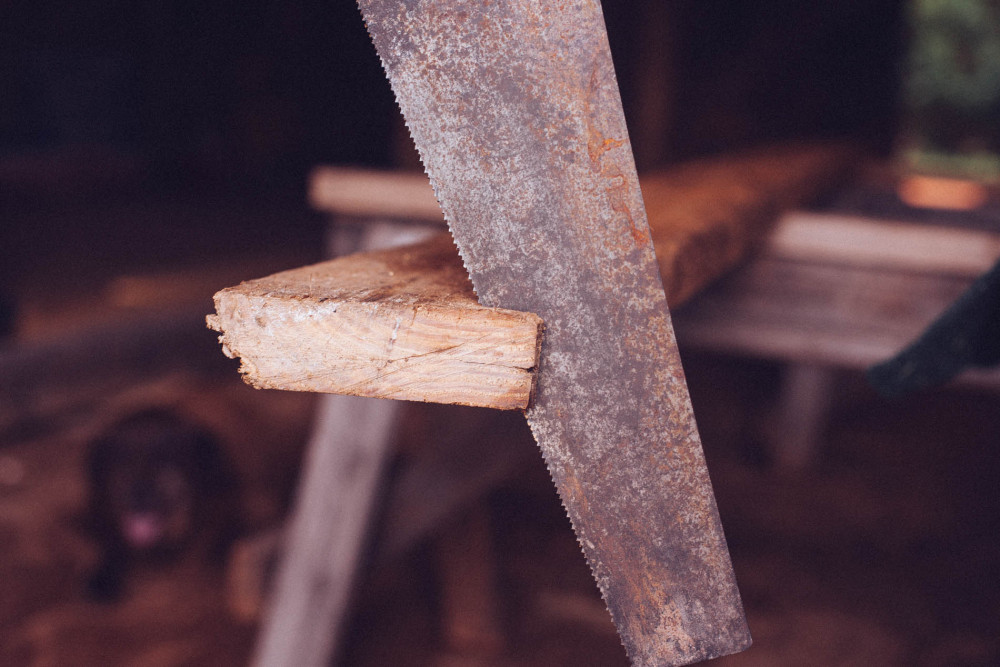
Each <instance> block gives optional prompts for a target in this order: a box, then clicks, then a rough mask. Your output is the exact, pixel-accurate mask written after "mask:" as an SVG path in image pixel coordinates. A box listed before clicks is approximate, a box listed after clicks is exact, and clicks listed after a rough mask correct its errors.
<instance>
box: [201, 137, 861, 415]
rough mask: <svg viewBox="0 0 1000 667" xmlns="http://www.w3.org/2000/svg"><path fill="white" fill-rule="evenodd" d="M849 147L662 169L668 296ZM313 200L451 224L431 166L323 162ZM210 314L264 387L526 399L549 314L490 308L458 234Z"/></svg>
mask: <svg viewBox="0 0 1000 667" xmlns="http://www.w3.org/2000/svg"><path fill="white" fill-rule="evenodd" d="M849 155H850V152H849V151H847V150H845V149H844V148H842V147H838V146H825V145H814V146H783V147H770V148H768V149H765V150H758V151H753V152H747V153H742V154H738V155H731V156H726V157H723V158H714V159H710V160H702V161H696V162H692V163H690V164H687V165H683V166H680V167H675V168H672V169H669V170H666V171H663V172H657V173H653V174H650V175H649V176H647V177H646V178H645V180H644V181H643V190H644V197H645V199H646V206H647V211H648V213H649V218H650V223H651V227H652V232H653V239H654V244H655V246H656V253H657V257H658V258H659V264H660V269H661V274H662V276H663V281H664V285H665V288H666V292H667V298H668V302H669V303H670V304H671V306H672V307H676V306H678V305H680V304H681V303H683V302H684V301H686V300H687V299H688V298H690V297H691V296H692V295H693V294H694V293H695V292H697V291H698V290H700V289H701V288H702V287H704V285H706V284H707V283H708V282H710V281H711V280H713V279H715V278H717V277H718V276H719V275H721V274H722V273H724V272H725V271H727V270H729V269H731V268H732V267H733V266H734V265H735V264H736V263H737V262H738V261H739V260H740V259H741V258H742V257H743V256H745V254H746V253H747V252H748V251H749V250H750V249H751V248H752V247H753V245H754V244H755V243H758V242H759V240H760V239H761V237H762V236H763V235H764V234H765V233H766V231H767V229H768V227H769V226H770V223H771V222H772V221H773V220H774V218H775V217H776V214H777V213H778V212H779V211H780V210H782V209H783V208H785V207H787V206H791V205H793V204H796V203H799V202H801V201H803V200H805V199H808V198H809V197H811V196H813V195H815V194H816V191H817V190H818V189H819V188H821V187H823V186H824V185H828V184H829V183H830V181H831V179H832V178H834V176H835V174H837V173H838V172H839V171H841V170H842V168H843V165H844V164H845V161H846V159H847V157H848V156H849ZM310 197H311V201H312V203H313V205H314V206H317V207H319V208H324V209H327V210H331V211H335V212H337V213H338V214H339V215H348V214H349V215H352V216H368V217H373V218H375V219H381V218H385V217H389V218H394V217H396V218H398V217H407V218H411V219H417V220H419V221H421V222H423V223H424V224H426V223H428V222H436V223H438V224H440V223H441V213H440V210H439V209H438V207H437V202H436V201H435V200H434V195H433V193H432V191H431V189H430V186H429V184H428V183H427V179H426V177H425V176H423V175H419V174H409V175H406V174H391V173H381V172H372V171H359V170H351V169H344V168H331V167H325V168H322V169H319V170H317V171H316V172H315V174H314V176H313V179H312V185H311V190H310ZM216 311H217V315H216V316H212V317H210V318H209V323H210V326H211V327H212V328H214V329H216V330H217V331H220V332H221V333H222V334H223V335H222V336H221V338H220V340H221V341H222V343H223V346H224V351H225V352H226V354H227V355H229V356H231V357H235V356H238V357H240V358H241V359H242V367H241V372H242V373H243V374H244V377H245V378H246V380H247V381H248V382H249V383H250V384H252V385H254V386H256V387H267V388H276V389H290V390H298V391H318V392H330V393H344V394H353V395H358V396H374V397H380V398H398V399H409V400H419V401H431V402H439V403H458V404H464V405H476V406H484V407H493V408H501V409H514V408H524V407H526V406H527V404H528V402H529V400H530V393H531V387H532V380H533V377H532V375H533V374H532V371H533V368H534V366H535V363H536V360H537V353H538V346H539V344H540V338H539V337H540V332H541V321H540V320H539V318H537V317H535V316H534V315H531V314H527V313H515V312H513V311H503V310H496V309H487V308H482V307H480V306H479V305H478V303H477V302H476V300H475V295H474V294H473V292H472V289H471V285H470V284H469V281H468V278H467V277H466V272H465V270H464V268H463V267H462V265H461V262H460V260H459V258H458V254H457V251H456V250H455V248H454V246H453V244H452V243H451V242H450V240H449V239H448V237H447V236H446V235H443V236H441V237H439V238H437V239H435V240H432V241H429V242H428V243H426V244H420V245H416V246H413V247H410V248H408V249H405V250H394V251H385V252H380V253H377V254H365V255H358V256H354V257H348V258H341V259H338V260H334V261H332V262H327V263H323V264H318V265H315V266H312V267H305V268H302V269H296V270H294V271H288V272H284V273H281V274H276V275H274V276H270V277H267V278H262V279H260V280H256V281H252V282H249V283H244V284H242V285H240V286H238V287H234V288H229V289H226V290H223V291H221V292H219V293H218V294H217V295H216Z"/></svg>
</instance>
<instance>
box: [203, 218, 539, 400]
mask: <svg viewBox="0 0 1000 667" xmlns="http://www.w3.org/2000/svg"><path fill="white" fill-rule="evenodd" d="M215 304H216V313H217V314H216V315H215V316H210V317H209V325H210V326H211V327H212V328H214V329H215V330H217V331H219V332H221V333H222V335H221V336H220V341H221V342H222V345H223V350H224V352H225V353H226V354H227V355H228V356H230V357H240V359H241V360H242V366H241V372H242V373H243V374H244V377H245V379H246V380H247V382H249V383H250V384H252V385H253V386H255V387H262V388H275V389H290V390H295V391H316V392H328V393H341V394H350V395H355V396H371V397H377V398H397V399H408V400H418V401H430V402H436V403H458V404H462V405H477V406H485V407H493V408H501V409H516V408H524V407H526V406H527V404H528V400H529V397H530V395H531V386H532V381H533V370H534V366H535V363H536V360H537V355H538V346H539V344H540V331H541V326H542V322H541V319H540V318H539V317H537V316H536V315H533V314H531V313H518V312H515V311H509V310H502V309H494V308H484V307H482V306H480V305H479V304H478V303H477V301H476V299H475V295H474V293H473V291H472V286H471V284H470V283H469V280H468V278H467V276H466V274H465V270H464V268H463V267H462V265H461V262H460V261H459V260H458V254H457V251H456V250H455V246H454V245H453V243H452V242H451V238H450V236H449V235H447V234H442V235H439V236H438V237H436V238H434V239H431V240H429V241H427V242H424V243H421V244H417V245H415V246H408V247H406V248H402V249H395V250H386V251H379V252H372V253H362V254H357V255H351V256H348V257H344V258H341V259H335V260H332V261H330V262H324V263H321V264H316V265H314V266H308V267H304V268H301V269H295V270H293V271H286V272H283V273H278V274H275V275H272V276H269V277H267V278H261V279H259V280H254V281H250V282H246V283H243V284H241V285H239V286H237V287H231V288H228V289H225V290H222V291H221V292H219V293H218V294H216V296H215Z"/></svg>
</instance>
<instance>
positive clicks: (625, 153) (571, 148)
mask: <svg viewBox="0 0 1000 667" xmlns="http://www.w3.org/2000/svg"><path fill="white" fill-rule="evenodd" d="M359 5H360V7H361V10H362V12H363V14H364V17H365V20H366V23H367V25H368V28H369V32H370V33H371V35H372V39H373V42H374V44H375V47H376V49H377V51H378V53H379V56H380V57H381V59H382V62H383V65H384V67H385V69H386V72H387V73H388V76H389V80H390V83H391V85H392V88H393V90H394V92H395V94H396V98H397V101H398V102H399V105H400V108H401V109H402V111H403V115H404V117H405V119H406V122H407V125H408V127H409V129H410V132H411V134H412V136H413V139H414V142H415V144H416V146H417V149H418V151H419V152H420V155H421V158H422V160H423V162H424V165H425V168H426V170H427V173H428V176H429V177H430V179H431V183H432V185H433V186H434V190H435V193H436V196H437V198H438V201H439V202H440V203H441V207H442V209H443V211H444V215H445V218H446V220H447V221H448V223H449V226H450V228H451V231H452V234H453V235H454V238H455V241H456V243H457V245H458V247H459V250H460V252H461V255H462V258H463V261H464V263H465V266H466V268H467V269H468V271H469V275H470V277H471V279H472V283H473V285H474V287H475V289H476V293H477V296H478V298H479V301H480V302H481V303H482V304H483V305H486V306H490V307H502V308H508V309H511V310H518V311H524V312H531V313H536V314H537V315H539V316H540V317H541V318H542V320H543V321H544V322H545V326H546V334H545V340H544V342H543V345H542V349H541V355H540V361H539V366H538V374H537V387H536V392H535V396H534V401H533V405H532V406H531V408H530V409H529V410H528V411H527V418H528V422H529V424H530V425H531V428H532V432H533V433H534V436H535V439H536V440H537V441H538V444H539V446H540V448H541V450H542V453H543V455H544V456H545V459H546V462H547V464H548V467H549V471H550V472H551V474H552V478H553V480H554V481H555V483H556V486H557V488H558V490H559V494H560V496H561V498H562V500H563V503H564V506H565V507H566V510H567V513H568V515H569V517H570V520H571V521H572V524H573V526H574V530H575V531H576V534H577V537H578V539H579V541H580V544H581V546H582V548H583V551H584V554H585V555H586V557H587V560H588V562H589V564H590V566H591V569H592V571H593V573H594V576H595V579H596V580H597V583H598V586H599V587H600V589H601V592H602V594H603V595H604V599H605V602H606V603H607V605H608V609H609V610H610V612H611V616H612V618H613V620H614V622H615V624H616V626H617V628H618V631H619V635H620V636H621V639H622V642H623V644H624V646H625V648H626V650H627V652H628V654H629V656H630V658H631V659H632V661H633V663H634V664H635V665H642V666H646V665H681V664H687V663H690V662H696V661H699V660H705V659H708V658H712V657H716V656H720V655H725V654H728V653H733V652H736V651H739V650H742V649H744V648H746V647H747V646H748V645H749V642H750V636H749V632H748V630H747V627H746V621H745V618H744V616H743V610H742V605H741V603H740V597H739V592H738V590H737V587H736V581H735V578H734V576H733V571H732V565H731V563H730V559H729V553H728V549H727V547H726V542H725V537H724V535H723V532H722V527H721V525H720V522H719V517H718V512H717V509H716V506H715V500H714V496H713V493H712V488H711V482H710V480H709V477H708V472H707V469H706V467H705V461H704V455H703V453H702V450H701V444H700V440H699V437H698V433H697V429H696V426H695V423H694V417H693V414H692V411H691V405H690V400H689V398H688V393H687V386H686V383H685V381H684V375H683V371H682V369H681V364H680V358H679V356H678V354H677V347H676V344H675V341H674V335H673V330H672V327H671V322H670V315H669V312H668V310H667V303H666V299H665V296H664V292H663V286H662V284H661V282H660V276H659V272H658V269H657V265H656V258H655V256H654V253H653V247H652V242H651V240H650V233H649V225H648V223H647V220H646V214H645V211H644V208H643V203H642V197H641V194H640V191H639V183H638V179H637V177H636V171H635V165H634V162H633V158H632V151H631V145H630V143H629V139H628V133H627V131H626V127H625V120H624V115H623V113H622V109H621V100H620V97H619V93H618V86H617V81H616V79H615V74H614V68H613V66H612V62H611V56H610V51H609V48H608V42H607V33H606V30H605V26H604V20H603V16H602V13H601V7H600V4H599V3H597V2H594V1H590V2H588V1H585V0H577V1H575V2H574V1H569V2H565V3H563V2H560V3H551V2H545V1H543V0H511V1H509V2H481V1H475V2H472V1H462V0H361V1H360V2H359Z"/></svg>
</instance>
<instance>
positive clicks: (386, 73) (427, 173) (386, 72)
mask: <svg viewBox="0 0 1000 667" xmlns="http://www.w3.org/2000/svg"><path fill="white" fill-rule="evenodd" d="M355 4H356V5H357V7H358V12H359V13H360V14H361V18H362V20H363V21H364V24H365V32H367V33H368V39H369V40H371V38H372V36H371V35H372V31H371V29H370V28H369V27H368V19H367V18H365V13H364V11H363V10H362V9H361V3H360V2H356V3H355ZM372 48H375V44H374V42H373V43H372ZM375 54H376V55H377V56H378V62H379V64H380V65H381V66H382V74H383V75H384V76H385V80H386V81H387V82H388V83H389V89H390V90H391V91H392V98H393V100H395V102H396V108H397V109H398V110H399V115H400V116H402V117H403V125H404V126H405V127H406V133H407V134H408V135H409V137H410V141H412V142H413V146H414V147H415V148H416V149H417V156H418V157H419V158H420V166H421V167H423V169H424V175H425V176H427V180H428V181H430V184H431V188H432V189H433V190H434V199H435V200H437V203H438V207H439V208H440V209H441V213H442V215H443V216H444V221H445V223H446V224H447V225H448V232H449V233H450V234H451V241H452V243H454V244H455V247H456V248H457V249H458V256H459V258H460V259H461V260H462V268H463V269H465V275H467V276H468V277H469V282H470V283H471V284H472V291H473V293H475V295H476V300H477V301H478V300H479V289H478V288H477V287H476V280H475V278H473V277H472V272H471V271H469V263H468V262H467V261H466V257H465V251H464V250H463V249H462V246H461V245H459V243H458V239H457V238H456V237H455V228H454V227H453V226H452V220H451V216H450V215H449V214H448V211H447V210H445V208H444V206H442V205H441V198H440V197H439V196H438V188H437V182H436V181H435V180H434V176H433V175H431V172H430V171H429V170H428V169H427V162H425V161H424V153H423V151H422V150H421V149H420V144H419V143H417V140H416V139H415V138H414V137H413V130H412V129H411V128H410V120H409V119H408V118H407V117H406V112H404V111H403V105H402V104H400V103H399V95H397V94H396V88H395V86H393V85H392V77H390V76H389V69H388V68H387V67H386V66H385V60H384V59H383V58H382V54H380V53H379V52H378V49H377V48H376V49H375ZM550 474H551V473H550Z"/></svg>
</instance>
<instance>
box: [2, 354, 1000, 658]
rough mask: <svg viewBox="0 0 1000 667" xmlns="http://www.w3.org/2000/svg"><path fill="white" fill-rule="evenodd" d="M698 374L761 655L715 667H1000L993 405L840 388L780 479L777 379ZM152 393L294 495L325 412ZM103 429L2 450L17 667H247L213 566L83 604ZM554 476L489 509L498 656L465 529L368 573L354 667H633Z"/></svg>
mask: <svg viewBox="0 0 1000 667" xmlns="http://www.w3.org/2000/svg"><path fill="white" fill-rule="evenodd" d="M687 365H688V373H689V381H690V384H691V386H692V393H693V398H694V404H695V406H696V411H697V412H698V417H699V421H700V424H701V429H702V432H703V439H704V441H705V446H706V450H707V455H708V458H709V464H710V469H711V472H712V476H713V480H714V484H715V488H716V492H717V495H718V499H719V506H720V511H721V514H722V518H723V523H724V525H725V527H726V531H727V535H728V539H729V542H730V547H731V550H732V554H733V561H734V564H735V567H736V571H737V577H738V579H739V582H740V587H741V591H742V594H743V597H744V601H745V604H746V608H747V613H748V616H749V621H750V627H751V630H752V631H753V634H754V638H755V645H754V647H753V648H752V649H751V650H750V651H748V652H746V653H745V654H743V655H740V656H733V657H730V658H724V659H720V660H719V661H717V664H719V665H725V666H726V667H731V666H737V665H804V664H809V665H927V666H931V665H970V666H971V665H992V664H998V662H1000V639H998V632H997V630H998V629H1000V583H998V582H1000V577H998V574H1000V571H998V570H1000V567H998V563H1000V546H998V540H997V538H996V534H997V527H998V525H1000V495H998V494H997V492H996V489H997V483H996V480H997V478H998V473H1000V456H998V454H997V449H996V445H997V437H998V436H997V434H998V433H1000V430H998V428H997V426H998V421H1000V419H998V416H1000V410H998V407H1000V406H998V402H1000V401H998V397H997V396H996V395H995V394H988V393H980V392H974V391H944V392H937V393H934V394H929V395H925V396H921V397H917V398H914V399H910V400H907V401H902V402H895V403H888V402H885V401H883V400H881V399H879V398H877V397H875V396H873V395H872V394H871V393H869V392H868V390H867V389H866V388H865V386H864V385H863V383H862V381H861V379H860V378H858V377H854V376H850V375H848V376H845V377H842V378H841V380H840V382H839V384H838V389H839V392H838V399H837V405H836V407H835V409H834V413H833V419H832V423H831V426H830V428H829V430H828V433H827V435H826V438H825V442H824V443H823V445H822V449H821V451H820V453H819V455H818V458H817V460H816V461H815V463H814V466H813V467H812V469H810V470H809V471H807V472H805V473H802V474H798V475H782V474H778V473H776V472H775V471H774V470H773V469H772V467H771V466H770V465H769V462H768V461H767V456H766V453H765V448H764V447H763V446H762V444H761V441H760V439H759V434H760V433H761V432H763V431H764V429H765V428H766V422H767V420H766V414H767V411H768V409H769V407H768V406H769V400H770V391H769V390H768V389H767V387H769V386H771V385H772V384H773V380H774V378H775V374H776V372H777V369H776V368H774V367H772V366H770V365H768V364H763V363H751V362H739V361H736V360H731V359H724V358H718V357H708V356H704V355H701V356H699V355H695V354H692V355H689V361H688V364H687ZM136 392H138V394H139V395H144V394H145V395H157V396H159V397H161V398H162V397H164V396H169V395H171V392H173V393H174V395H173V398H174V399H176V401H177V402H178V403H181V404H196V405H199V406H201V407H200V409H202V410H206V409H207V410H208V411H210V412H213V413H214V414H216V415H227V416H225V417H224V418H220V419H218V420H217V424H219V428H220V429H223V430H225V428H227V427H226V426H224V425H223V422H228V428H229V429H230V430H231V431H234V432H237V436H240V437H242V438H243V443H244V444H245V445H246V444H251V443H252V445H253V446H252V448H247V449H246V450H245V451H244V455H245V458H246V459H248V460H244V461H243V462H242V464H241V465H242V469H243V474H244V475H245V476H248V477H253V475H257V478H256V479H255V480H254V484H256V485H257V487H258V488H260V489H263V491H261V495H264V496H266V495H267V494H268V489H269V485H275V484H277V482H275V481H274V480H273V479H271V480H267V479H264V477H266V474H265V473H266V472H267V471H270V474H272V475H275V474H277V473H275V470H277V469H278V468H280V467H281V465H283V466H284V470H285V473H284V474H285V476H286V477H287V475H288V474H290V473H289V469H290V468H294V465H295V462H296V460H297V458H296V457H297V456H298V452H299V449H300V447H301V443H302V441H303V440H304V438H305V429H306V427H307V425H308V421H309V415H310V411H311V398H310V397H308V396H303V395H295V394H281V393H277V392H254V391H253V390H250V389H249V388H246V387H244V386H242V385H241V384H239V382H238V381H235V378H218V377H214V378H211V377H210V378H206V377H196V378H191V377H186V378H185V379H182V380H177V379H176V378H173V379H167V380H166V381H158V382H154V383H152V384H151V385H148V386H145V387H140V388H139V389H138V390H134V391H133V394H135V393H136ZM133 400H134V399H133ZM119 403H121V401H120V400H119ZM762 415H763V416H762ZM88 429H90V430H88ZM91 430H92V427H89V426H87V425H86V424H82V425H81V424H78V425H77V426H76V427H72V428H61V429H57V430H56V431H55V432H50V433H43V434H41V435H39V436H37V437H30V438H24V439H21V440H20V441H17V442H6V443H4V444H3V445H2V447H0V535H2V539H0V568H2V571H3V576H2V577H0V664H5V665H39V666H41V665H75V666H80V667H86V666H89V665H94V666H97V665H118V664H121V665H229V664H233V665H235V664H243V663H245V661H246V660H247V658H248V654H249V650H250V647H251V646H252V640H253V637H254V632H255V628H254V626H253V624H252V623H248V622H244V621H240V620H237V619H236V618H235V617H234V616H233V615H232V614H231V613H230V612H229V611H228V610H227V606H226V587H225V576H224V574H225V573H224V572H223V571H222V570H220V569H219V568H218V567H215V566H213V565H210V564H209V563H207V562H205V561H204V560H203V559H201V560H200V559H199V558H198V557H197V555H191V556H189V557H187V558H181V559H180V560H179V561H177V562H172V563H167V564H164V565H159V566H146V567H138V568H136V569H135V571H133V572H131V573H130V575H129V578H128V583H127V593H126V597H125V599H124V600H123V601H121V602H120V603H118V604H113V605H102V604H97V603H93V602H88V601H86V600H85V599H84V597H83V588H84V584H83V582H84V580H85V577H86V575H87V573H88V571H89V569H90V568H91V567H92V566H93V563H94V559H95V557H96V552H95V548H94V544H93V541H92V539H91V537H90V536H89V535H88V533H87V530H86V524H85V522H84V521H83V519H82V514H81V513H82V512H83V508H84V507H85V487H84V479H83V475H82V465H81V461H82V457H83V454H84V445H85V442H86V436H87V435H88V434H89V432H90V431H91ZM248 433H255V434H257V435H256V440H254V439H253V438H252V437H250V436H248V435H247V434H248ZM234 437H235V436H234ZM237 439H239V438H237ZM512 446H524V443H520V444H516V445H512ZM251 452H255V453H254V454H253V455H250V454H251ZM264 452H270V454H268V455H264V454H263V453H264ZM237 454H238V452H237ZM268 456H270V457H272V458H271V459H270V460H268ZM282 460H283V464H281V465H278V464H279V463H280V462H281V461H282ZM535 463H536V464H535V465H533V466H529V468H528V469H526V470H524V471H523V472H522V474H520V475H518V477H517V479H514V480H510V481H509V482H506V483H504V484H502V485H501V486H500V487H498V488H496V489H494V490H493V491H492V492H491V493H489V494H488V496H487V497H486V498H485V500H484V501H483V503H482V504H481V507H483V508H485V516H486V517H487V519H488V526H489V544H490V545H491V547H490V556H489V557H490V559H491V560H492V563H490V564H489V567H485V568H484V567H473V568H471V570H469V571H470V572H472V576H488V577H490V578H491V581H489V582H483V581H469V582H468V586H469V587H471V588H472V589H478V590H482V589H483V588H484V587H485V588H487V589H489V590H491V591H493V593H492V594H493V596H494V597H493V600H494V603H495V605H496V609H494V610H492V612H490V613H489V614H487V616H489V617H490V618H491V619H492V621H493V623H494V626H493V627H488V628H487V629H486V632H487V634H490V635H491V636H492V637H493V639H494V641H490V642H485V643H483V642H480V643H479V644H477V643H476V642H472V643H471V644H470V643H468V642H466V643H465V644H463V643H462V642H457V643H456V642H455V641H453V636H454V634H455V633H454V631H453V628H450V627H449V623H454V622H455V620H454V619H449V618H448V615H447V613H445V611H444V609H443V605H444V604H445V603H444V601H443V599H444V597H445V596H446V595H447V594H448V592H447V590H445V589H446V588H447V586H448V584H447V580H448V579H449V577H448V572H442V568H450V567H456V563H457V562H458V561H456V559H459V560H460V559H461V557H462V555H461V554H458V555H456V554H455V553H454V550H452V553H451V554H450V555H449V556H447V557H443V556H442V551H441V545H442V544H443V543H446V542H447V540H448V539H449V538H448V535H449V532H450V531H461V530H463V529H462V523H461V521H459V520H457V519H456V522H453V523H452V524H447V525H444V526H442V528H441V530H440V532H439V534H437V535H436V536H434V537H432V538H431V539H429V540H426V541H425V542H424V543H422V544H421V545H419V546H418V547H416V548H415V549H413V550H412V551H411V552H410V553H409V554H407V555H406V556H404V557H402V558H400V559H397V560H396V561H393V562H391V563H388V564H386V565H383V566H380V567H378V568H374V569H372V568H368V569H367V570H366V571H365V572H364V576H363V581H362V584H361V585H360V586H359V590H358V593H357V596H356V601H355V604H354V607H353V612H352V615H351V618H350V619H349V621H348V627H347V629H346V637H345V642H344V649H343V651H342V655H341V664H345V665H359V666H361V665H363V666H369V665H371V666H375V665H464V664H487V665H595V666H597V665H618V664H620V665H625V664H627V662H626V660H625V657H624V654H623V651H622V649H621V646H620V644H619V642H618V640H617V637H616V636H615V634H614V629H613V627H612V626H611V624H610V622H609V621H608V618H607V616H606V614H605V612H604V611H603V608H602V606H601V602H600V599H599V597H598V594H597V592H596V589H595V587H594V585H593V581H592V579H591V577H590V574H589V571H588V570H587V568H586V565H585V564H584V562H583V559H582V557H581V556H580V552H579V550H578V547H577V545H576V543H575V540H574V537H573V535H572V533H571V532H570V530H569V527H568V522H567V521H566V519H565V516H564V514H563V512H562V509H561V506H560V505H559V502H558V499H557V497H556V495H555V493H554V490H553V489H552V487H551V484H550V483H549V481H548V477H547V473H546V471H545V470H544V466H543V465H542V463H541V458H540V457H539V458H538V459H537V460H536V462H535ZM254 470H256V472H254ZM291 474H293V473H291ZM416 501H419V499H415V502H416ZM260 502H265V503H266V502H268V501H266V500H264V501H260ZM271 502H274V503H278V502H279V501H277V500H274V499H272V500H271ZM459 544H462V542H461V541H460V542H459ZM458 567H460V565H458ZM476 573H486V574H480V575H476ZM451 585H454V584H451Z"/></svg>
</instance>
